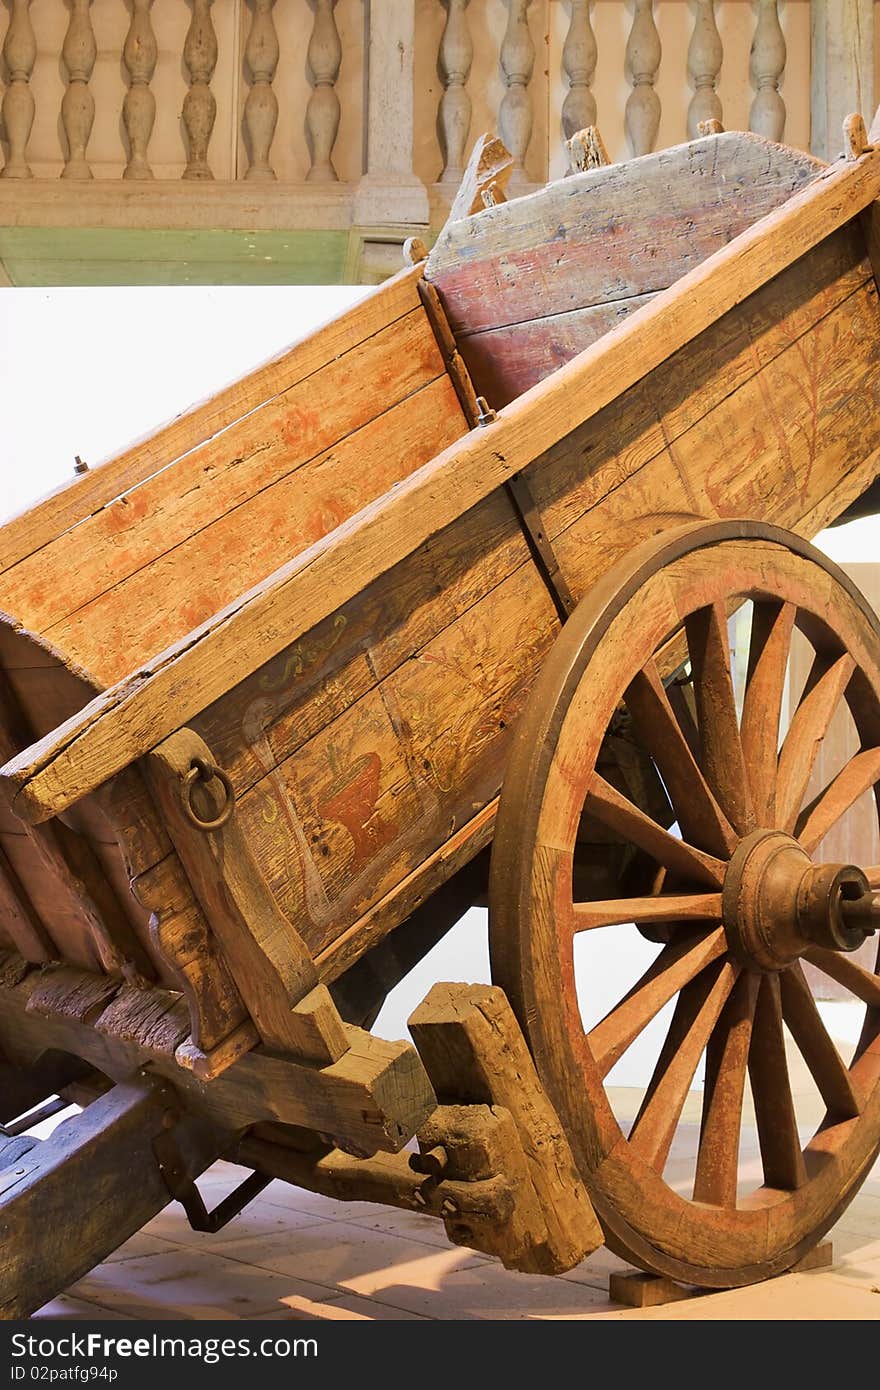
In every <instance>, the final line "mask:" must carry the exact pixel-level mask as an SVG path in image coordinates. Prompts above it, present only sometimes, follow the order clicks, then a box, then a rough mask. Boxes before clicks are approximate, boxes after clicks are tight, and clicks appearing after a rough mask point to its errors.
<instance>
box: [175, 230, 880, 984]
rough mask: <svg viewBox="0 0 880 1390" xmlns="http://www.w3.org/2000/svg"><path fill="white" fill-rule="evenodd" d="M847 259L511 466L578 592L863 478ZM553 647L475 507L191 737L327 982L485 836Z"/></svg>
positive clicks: (539, 592)
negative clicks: (685, 537)
mask: <svg viewBox="0 0 880 1390" xmlns="http://www.w3.org/2000/svg"><path fill="white" fill-rule="evenodd" d="M863 251H864V248H863V245H862V244H861V242H860V240H859V238H858V236H857V235H856V234H855V233H854V231H853V229H852V228H846V229H844V230H843V231H842V232H840V233H839V234H837V235H836V236H835V237H834V238H832V239H831V240H830V241H828V242H826V243H824V244H823V245H821V246H820V247H818V248H817V249H816V250H815V251H814V252H812V253H810V255H809V256H808V257H806V258H804V260H803V261H802V262H800V263H799V264H797V265H795V266H794V267H792V269H791V270H790V271H788V272H786V273H785V274H784V275H782V276H780V277H778V278H777V280H775V281H774V282H773V283H772V284H770V285H769V286H767V287H765V289H764V290H762V291H761V292H759V293H758V294H756V295H754V296H752V297H751V298H750V299H749V300H747V301H746V302H745V303H744V304H743V305H742V306H740V307H739V308H738V309H736V310H734V311H732V312H731V313H730V314H728V315H727V316H726V317H725V318H724V319H722V320H721V321H719V323H718V324H717V325H715V326H714V327H713V328H712V329H710V330H707V332H705V333H704V334H702V335H701V336H700V337H699V338H697V339H696V340H695V341H694V342H693V343H691V344H690V345H689V346H688V347H687V348H684V349H682V351H681V352H680V353H679V354H677V355H676V357H674V358H672V359H671V360H670V362H669V363H668V364H667V365H665V366H664V367H662V368H660V369H658V370H657V371H655V372H654V373H652V374H651V375H650V376H648V377H647V378H645V379H644V380H643V381H641V382H639V383H638V384H637V385H636V386H634V387H632V388H630V390H629V391H628V392H627V393H626V394H625V395H624V396H623V397H622V398H621V399H620V400H618V401H616V402H614V403H613V404H612V405H610V406H608V407H607V408H606V409H605V410H604V411H602V412H601V413H600V414H599V415H597V416H596V417H595V418H594V419H592V420H590V421H588V422H587V423H586V424H584V425H582V426H580V427H579V428H578V429H576V430H574V431H573V432H572V433H571V434H569V435H568V436H567V438H566V439H565V440H563V441H562V442H561V443H560V444H559V445H557V446H555V447H554V449H552V450H550V451H548V453H547V454H545V455H543V456H541V457H540V458H539V459H537V460H535V462H534V463H533V464H532V465H531V466H530V467H529V469H528V470H527V476H528V478H529V483H530V487H531V488H532V491H533V494H534V496H535V498H536V500H537V502H538V505H539V507H540V508H541V510H542V512H543V515H544V519H545V522H546V526H547V533H548V535H549V536H550V537H551V538H552V539H553V543H554V546H555V547H556V549H557V553H558V554H559V556H560V559H561V562H562V565H563V568H564V570H565V573H566V577H567V579H568V581H569V583H570V585H571V587H572V589H573V590H574V592H575V593H576V594H579V595H581V594H584V593H585V592H586V591H587V590H588V588H589V587H590V585H591V584H592V583H594V582H595V581H596V580H597V579H598V578H599V577H600V575H601V574H602V573H603V572H604V571H605V570H606V569H607V568H608V567H609V565H610V564H611V563H613V561H614V560H615V559H616V558H618V557H619V556H620V555H622V554H623V553H624V552H625V551H627V550H629V549H630V548H631V547H632V545H633V544H635V543H636V542H637V541H638V540H639V539H640V538H641V537H643V536H648V535H651V534H653V533H655V532H656V531H657V530H660V529H662V528H663V527H666V526H671V525H675V524H680V523H682V522H684V521H687V520H690V519H693V518H698V517H701V516H702V517H706V518H707V519H708V518H713V517H718V516H735V515H744V514H745V515H753V516H758V517H766V518H767V519H770V520H776V521H780V522H781V523H783V524H787V525H791V526H794V528H795V529H800V530H802V531H804V532H805V533H813V532H815V530H818V529H819V528H820V527H821V525H823V524H824V523H825V521H826V520H827V519H828V518H829V517H830V516H832V515H834V514H835V513H836V512H837V511H838V510H840V508H841V507H842V506H843V505H845V502H846V501H847V500H848V497H849V496H850V495H852V494H853V493H855V492H857V491H859V490H860V489H861V488H862V486H863V485H864V479H865V478H866V477H867V476H869V475H872V474H873V472H874V471H876V470H877V468H878V466H880V424H878V421H880V409H878V407H880V386H878V382H880V375H878V370H877V369H878V363H880V311H878V305H877V293H876V288H875V286H874V283H873V279H872V277H871V272H870V268H869V266H868V264H867V262H866V261H865V259H864V254H863ZM557 631H558V620H557V618H556V616H555V613H554V610H553V606H552V604H551V602H550V600H549V596H548V594H547V591H546V589H545V588H544V586H543V584H542V583H541V581H540V579H539V577H538V575H537V572H536V571H535V569H534V568H533V566H532V563H531V561H530V559H529V555H528V551H527V548H526V546H525V542H524V540H523V537H522V535H521V532H520V530H519V527H518V525H517V522H516V519H515V517H514V514H513V510H512V507H511V505H510V503H509V501H508V499H507V497H506V496H505V494H504V493H503V492H496V493H495V494H493V495H492V496H490V497H489V498H487V499H486V500H485V501H483V502H481V503H480V504H478V505H477V506H476V507H474V508H473V509H472V510H471V511H470V512H468V513H466V514H465V515H464V516H462V517H461V518H460V519H459V521H458V522H456V523H454V524H453V525H452V526H450V527H448V528H447V529H446V531H444V532H442V533H441V534H440V535H439V536H437V537H436V538H434V540H433V541H431V542H430V543H429V544H426V545H425V546H423V547H422V548H421V549H420V550H419V551H418V552H416V553H415V554H414V555H413V556H411V557H410V558H409V559H407V560H405V561H403V562H401V563H400V564H399V565H397V566H396V567H395V568H394V569H393V570H391V571H389V572H388V573H387V574H386V575H384V576H383V577H382V578H380V579H379V580H377V581H376V582H375V583H374V584H373V585H371V586H370V587H369V588H368V589H367V590H366V591H365V592H364V593H363V594H361V595H360V596H359V597H358V598H357V599H355V600H352V601H351V602H350V603H349V604H347V605H344V606H343V607H342V608H341V609H340V610H339V611H338V612H337V613H336V614H334V615H333V616H332V617H331V618H328V619H327V620H326V621H325V622H324V623H322V624H321V625H319V626H318V627H317V628H315V629H313V630H312V632H310V633H309V634H308V635H307V636H305V637H304V638H302V639H301V640H300V641H298V642H296V643H294V644H293V645H292V646H291V647H289V648H288V649H286V650H285V651H284V652H282V653H281V654H280V655H279V656H277V657H275V658H274V659H273V660H272V661H270V662H268V663H266V665H265V666H263V667H262V668H261V669H260V670H259V671H257V672H256V673H255V674H254V675H253V676H252V677H250V678H248V680H246V681H243V682H242V683H241V684H240V685H239V686H237V687H236V688H235V690H233V691H231V692H230V693H229V694H228V695H226V696H224V697H223V698H222V699H221V700H219V701H218V702H217V703H216V704H214V705H213V706H211V707H210V708H209V709H208V710H206V711H205V712H204V714H203V715H202V716H201V717H200V718H199V719H197V720H196V721H195V723H196V725H197V726H198V728H199V731H200V732H201V733H202V735H203V736H204V737H205V739H206V741H207V742H208V743H209V745H210V746H211V747H212V748H213V749H214V750H215V753H216V754H217V756H218V757H219V758H220V760H221V761H222V762H223V763H224V766H226V767H227V768H229V770H230V771H231V773H232V775H233V778H234V780H235V782H236V785H237V787H238V789H239V798H240V799H239V811H240V815H241V817H242V821H243V824H244V827H245V829H246V833H247V834H248V837H249V839H250V842H251V844H252V847H253V849H254V853H255V855H256V857H257V859H258V861H259V863H260V864H261V867H262V869H263V872H264V873H265V874H266V876H267V878H268V880H269V881H270V883H271V886H272V888H273V890H274V892H275V893H276V895H277V897H278V900H279V902H280V903H281V905H282V907H283V910H284V911H285V912H286V913H288V914H289V915H290V916H291V917H292V918H293V920H295V921H296V922H297V923H298V925H299V926H300V930H301V931H302V934H303V936H304V938H305V939H306V941H307V944H308V945H309V946H310V948H311V949H312V951H313V952H314V953H316V954H317V955H318V957H319V963H320V965H321V968H322V970H324V971H325V973H326V974H327V975H334V974H336V973H338V972H339V970H340V969H341V968H344V966H345V965H346V964H349V963H351V961H352V960H353V959H354V958H356V956H357V955H358V954H359V952H360V950H362V949H363V948H364V945H365V943H366V941H367V938H369V940H370V941H372V940H375V939H376V936H377V934H379V935H380V934H381V932H382V931H383V930H387V929H389V928H390V927H392V926H394V925H396V922H397V921H399V920H401V915H405V912H404V910H403V905H404V904H406V905H408V906H409V907H410V909H411V906H412V904H413V890H412V882H413V877H414V878H415V880H416V882H417V881H418V878H419V873H420V872H422V871H423V872H424V874H425V875H426V878H427V875H428V874H429V872H430V870H431V866H432V865H433V864H434V863H435V862H436V856H437V855H438V853H439V852H440V850H441V847H442V846H443V845H444V844H446V845H450V844H451V843H452V841H453V840H454V839H455V838H456V837H457V836H458V835H459V834H462V833H464V834H467V830H466V829H464V830H463V828H467V827H469V826H473V836H474V838H473V844H472V846H471V848H472V849H473V851H474V852H475V851H476V849H477V848H479V846H480V845H481V844H482V843H484V842H485V835H486V833H487V831H488V833H491V812H489V813H488V814H489V819H488V821H487V820H486V819H485V817H484V816H483V812H484V810H485V809H486V808H491V804H492V802H493V799H494V797H495V796H496V795H497V792H498V789H499V787H500V784H501V780H502V777H503V770H504V763H505V758H506V750H507V748H508V746H509V740H510V737H511V733H512V725H513V723H514V721H515V719H516V715H517V713H518V711H519V709H520V708H521V707H522V704H523V701H524V700H525V698H526V696H527V694H528V690H529V688H530V686H531V683H532V681H533V679H534V677H535V675H536V673H537V670H538V669H539V666H540V662H541V659H542V657H543V655H544V653H545V652H546V650H547V649H548V647H549V644H550V642H551V641H552V640H553V637H554V635H555V633H556V632H557ZM464 853H465V857H466V856H467V848H465V851H464ZM456 862H461V860H458V861H456ZM415 900H416V901H417V900H418V898H417V890H416V899H415ZM396 903H397V905H398V906H397V909H396V908H395V904H396ZM377 915H378V920H377ZM368 922H369V924H370V930H369V932H366V931H365V930H364V928H365V925H366V924H367V923H368ZM358 924H361V925H358ZM359 936H360V937H362V938H363V939H360V940H359Z"/></svg>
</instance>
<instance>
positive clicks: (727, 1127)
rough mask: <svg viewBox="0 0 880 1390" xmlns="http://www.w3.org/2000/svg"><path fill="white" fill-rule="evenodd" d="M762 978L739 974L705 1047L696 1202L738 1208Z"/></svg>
mask: <svg viewBox="0 0 880 1390" xmlns="http://www.w3.org/2000/svg"><path fill="white" fill-rule="evenodd" d="M759 985H760V976H758V975H754V974H750V973H749V974H743V975H740V977H739V979H738V980H737V982H736V984H735V985H734V987H733V991H732V993H731V995H730V998H729V999H728V1001H727V1003H726V1004H725V1006H724V1010H723V1012H722V1014H721V1017H720V1018H719V1020H718V1023H717V1024H716V1026H715V1029H714V1030H713V1033H712V1036H711V1037H710V1039H709V1042H708V1045H707V1047H706V1078H705V1081H704V1083H703V1115H702V1122H701V1124H700V1146H699V1149H698V1150H697V1170H696V1174H695V1177H694V1201H695V1202H710V1203H711V1204H712V1205H713V1206H716V1207H735V1206H736V1188H737V1179H738V1176H739V1136H740V1128H741V1125H742V1107H743V1093H744V1090H745V1081H746V1068H747V1066H748V1060H749V1047H750V1045H751V1040H752V1021H753V1019H754V1016H755V1004H756V1002H757V998H758V988H759Z"/></svg>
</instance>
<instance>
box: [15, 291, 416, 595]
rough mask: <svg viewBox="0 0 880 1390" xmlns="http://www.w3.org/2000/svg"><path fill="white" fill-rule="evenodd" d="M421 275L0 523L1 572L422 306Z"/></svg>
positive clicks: (370, 298) (368, 299)
mask: <svg viewBox="0 0 880 1390" xmlns="http://www.w3.org/2000/svg"><path fill="white" fill-rule="evenodd" d="M420 276H421V267H418V268H415V269H408V270H405V271H402V272H401V274H399V275H396V276H395V277H394V278H393V279H392V280H388V281H386V283H385V284H384V285H382V286H381V287H380V288H379V289H377V290H376V291H374V292H373V293H371V294H369V295H368V296H367V297H366V298H365V299H364V300H363V302H362V303H361V304H358V305H357V306H356V307H355V308H354V309H351V310H347V311H346V312H345V313H344V314H342V315H340V316H338V317H337V318H335V319H332V320H331V321H330V322H329V323H327V324H326V325H325V326H324V327H323V328H320V329H318V330H317V331H316V332H315V333H312V334H310V335H309V336H308V337H307V338H306V339H304V340H302V341H300V342H297V343H294V344H293V346H292V347H290V348H288V349H286V350H285V351H284V352H282V353H279V354H278V355H277V356H276V357H273V358H271V359H270V360H269V361H267V362H264V363H262V364H261V365H260V366H259V367H257V368H256V369H255V370H254V371H252V372H249V373H248V374H247V375H246V376H244V377H242V378H240V379H239V380H238V381H234V382H232V383H231V384H230V385H229V386H227V387H225V388H224V389H223V390H222V391H218V392H215V393H214V394H213V395H212V396H210V397H209V398H208V399H207V400H205V401H202V402H200V403H198V404H197V405H194V406H193V407H192V408H191V409H190V410H187V411H184V413H183V414H181V415H178V416H176V417H175V418H174V419H173V420H170V421H169V422H168V424H166V425H164V426H163V427H162V428H161V429H159V430H157V431H156V432H155V433H153V434H150V435H149V436H148V437H147V438H145V439H141V440H136V441H134V442H133V443H132V444H130V445H129V447H128V448H127V449H126V450H124V451H123V453H121V454H119V455H117V456H116V457H115V458H113V459H110V460H108V461H107V462H106V463H103V464H100V465H99V466H98V467H97V468H93V469H91V470H90V471H89V472H88V473H84V474H82V475H81V476H80V477H77V478H75V479H73V480H72V481H71V482H70V483H69V484H68V485H66V486H65V487H63V488H59V489H58V490H57V491H56V492H54V493H52V494H50V496H48V497H46V498H44V499H43V500H42V501H41V502H38V503H37V504H36V506H34V507H31V508H29V509H28V511H27V512H24V513H23V514H22V515H21V516H18V517H14V518H13V519H12V520H11V521H8V522H7V523H6V525H5V526H3V527H0V574H2V573H3V572H4V571H6V570H8V569H10V568H11V567H12V565H14V564H16V563H17V562H18V561H19V560H22V559H24V558H25V557H26V556H28V555H31V554H33V553H34V552H35V551H38V550H41V549H42V548H43V546H46V545H49V544H50V543H51V542H52V541H54V540H55V539H56V538H57V537H58V536H60V535H61V534H62V532H64V531H66V530H68V529H69V528H70V527H71V526H76V525H78V524H79V523H80V522H81V521H83V520H84V519H86V518H87V517H90V516H91V515H93V513H95V512H98V511H100V510H101V508H103V507H106V506H107V504H108V503H110V502H112V501H113V500H114V498H117V497H120V496H121V495H122V494H123V493H125V492H128V491H129V490H130V489H131V488H134V487H137V486H138V484H140V483H142V482H144V481H145V480H146V479H147V478H149V477H150V476H151V475H152V474H154V473H157V472H158V471H159V470H160V469H161V468H165V467H166V466H167V465H168V464H170V463H173V462H174V460H175V459H178V458H181V457H182V456H183V455H184V454H187V453H189V452H190V450H192V449H195V448H197V447H198V445H200V444H202V443H204V441H205V440H209V439H211V438H212V437H213V436H214V435H216V434H218V433H219V432H220V431H222V430H225V429H227V428H228V427H229V426H230V425H232V424H234V423H235V421H236V420H241V419H243V418H244V416H246V415H248V414H249V413H250V412H251V411H253V410H256V409H257V407H258V406H260V405H263V404H264V403H265V402H266V401H271V400H272V399H274V398H275V397H276V396H279V395H281V394H282V393H283V392H285V391H287V390H289V389H290V388H291V387H292V386H295V385H296V383H297V382H300V381H303V380H305V379H306V378H307V377H309V376H311V375H312V374H313V373H314V372H317V371H319V370H320V369H321V368H322V367H324V366H326V364H327V363H328V362H333V361H335V360H336V359H337V358H339V357H341V356H342V355H343V354H344V353H347V352H350V351H351V349H352V348H353V347H355V346H357V344H358V343H361V342H364V341H365V340H366V339H368V338H370V337H371V336H372V335H373V334H374V333H378V332H380V331H381V330H382V329H383V328H385V327H386V326H387V325H388V324H389V323H393V322H394V321H395V320H397V319H398V318H401V317H402V316H403V315H404V314H406V313H408V312H409V311H410V310H412V309H415V308H417V307H418V304H419V296H418V281H419V278H420Z"/></svg>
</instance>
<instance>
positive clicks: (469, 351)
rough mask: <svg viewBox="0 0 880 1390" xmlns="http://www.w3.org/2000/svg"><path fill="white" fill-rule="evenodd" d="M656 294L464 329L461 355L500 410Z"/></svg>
mask: <svg viewBox="0 0 880 1390" xmlns="http://www.w3.org/2000/svg"><path fill="white" fill-rule="evenodd" d="M425 283H426V284H427V283H428V282H427V281H425ZM652 298H653V295H644V294H634V295H630V296H629V297H628V298H627V299H612V300H609V301H608V302H607V303H605V304H591V305H588V306H587V307H586V308H583V309H572V310H570V312H568V313H559V314H547V315H545V316H543V317H542V318H538V319H531V320H529V321H527V322H525V323H516V324H503V325H502V326H501V327H500V328H486V329H483V330H482V331H480V332H478V333H469V334H463V335H462V337H461V356H462V360H463V361H464V364H465V366H466V367H467V369H468V372H469V373H470V377H471V380H472V381H473V383H474V387H475V389H476V391H477V392H479V394H480V395H481V396H485V397H486V400H487V401H488V402H489V403H490V405H492V406H493V407H494V408H495V409H496V410H500V409H501V408H502V406H505V405H509V404H510V402H511V401H512V400H515V399H516V397H517V396H519V395H521V394H522V392H523V391H528V390H529V388H530V387H532V386H536V385H537V384H538V382H539V381H543V380H544V378H545V377H546V376H549V375H550V373H551V372H555V371H557V370H558V369H559V368H560V367H562V366H564V365H565V363H566V362H570V361H571V359H572V358H573V357H576V356H577V354H578V353H579V352H583V350H584V348H588V347H589V346H590V344H591V343H595V341H596V339H597V338H601V337H602V335H603V333H608V332H610V331H611V329H612V328H616V327H617V325H618V324H619V323H622V322H623V320H624V319H625V318H628V317H629V315H630V314H634V313H635V311H636V309H641V308H642V306H643V305H644V304H649V303H650V301H651V299H652Z"/></svg>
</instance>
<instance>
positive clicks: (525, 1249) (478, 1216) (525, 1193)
mask: <svg viewBox="0 0 880 1390" xmlns="http://www.w3.org/2000/svg"><path fill="white" fill-rule="evenodd" d="M418 1139H419V1144H420V1146H421V1149H422V1159H423V1161H424V1159H425V1157H426V1156H427V1155H429V1154H431V1155H433V1156H434V1161H435V1162H437V1161H438V1160H439V1156H440V1155H443V1159H444V1160H445V1162H444V1163H443V1171H442V1179H443V1180H442V1182H441V1183H440V1188H441V1189H442V1194H443V1196H442V1200H441V1201H440V1202H439V1214H440V1215H441V1216H442V1218H443V1222H444V1225H445V1227H446V1234H447V1235H448V1236H449V1239H450V1240H451V1241H452V1242H453V1244H455V1245H465V1246H467V1247H468V1248H469V1249H471V1250H479V1251H480V1252H481V1253H483V1254H485V1255H494V1256H496V1257H497V1258H498V1259H499V1260H501V1262H502V1264H503V1265H504V1266H505V1268H506V1269H517V1270H519V1271H520V1272H521V1273H524V1274H548V1273H561V1272H562V1268H557V1267H556V1266H557V1256H556V1252H555V1251H553V1250H552V1249H551V1248H550V1245H549V1242H548V1231H547V1221H546V1218H545V1214H544V1209H543V1207H542V1205H541V1201H540V1198H539V1196H538V1194H537V1192H536V1191H535V1186H534V1183H533V1182H532V1179H531V1175H530V1172H529V1165H528V1161H527V1159H526V1156H525V1154H524V1152H523V1147H522V1142H521V1140H520V1136H519V1132H518V1130H517V1126H516V1123H515V1121H514V1119H513V1116H512V1115H511V1113H510V1111H509V1110H506V1109H504V1107H503V1106H500V1105H495V1106H491V1107H490V1106H488V1105H438V1107H437V1109H436V1110H435V1111H434V1114H433V1115H432V1116H431V1117H430V1119H429V1120H428V1121H427V1123H426V1124H425V1125H423V1127H422V1128H421V1129H420V1130H419V1135H418ZM412 1161H413V1162H414V1161H415V1158H414V1159H413V1160H412ZM438 1195H439V1194H438ZM463 1196H464V1197H465V1200H462V1197H463ZM564 1258H568V1255H566V1256H565V1257H564ZM566 1267H570V1266H566Z"/></svg>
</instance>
